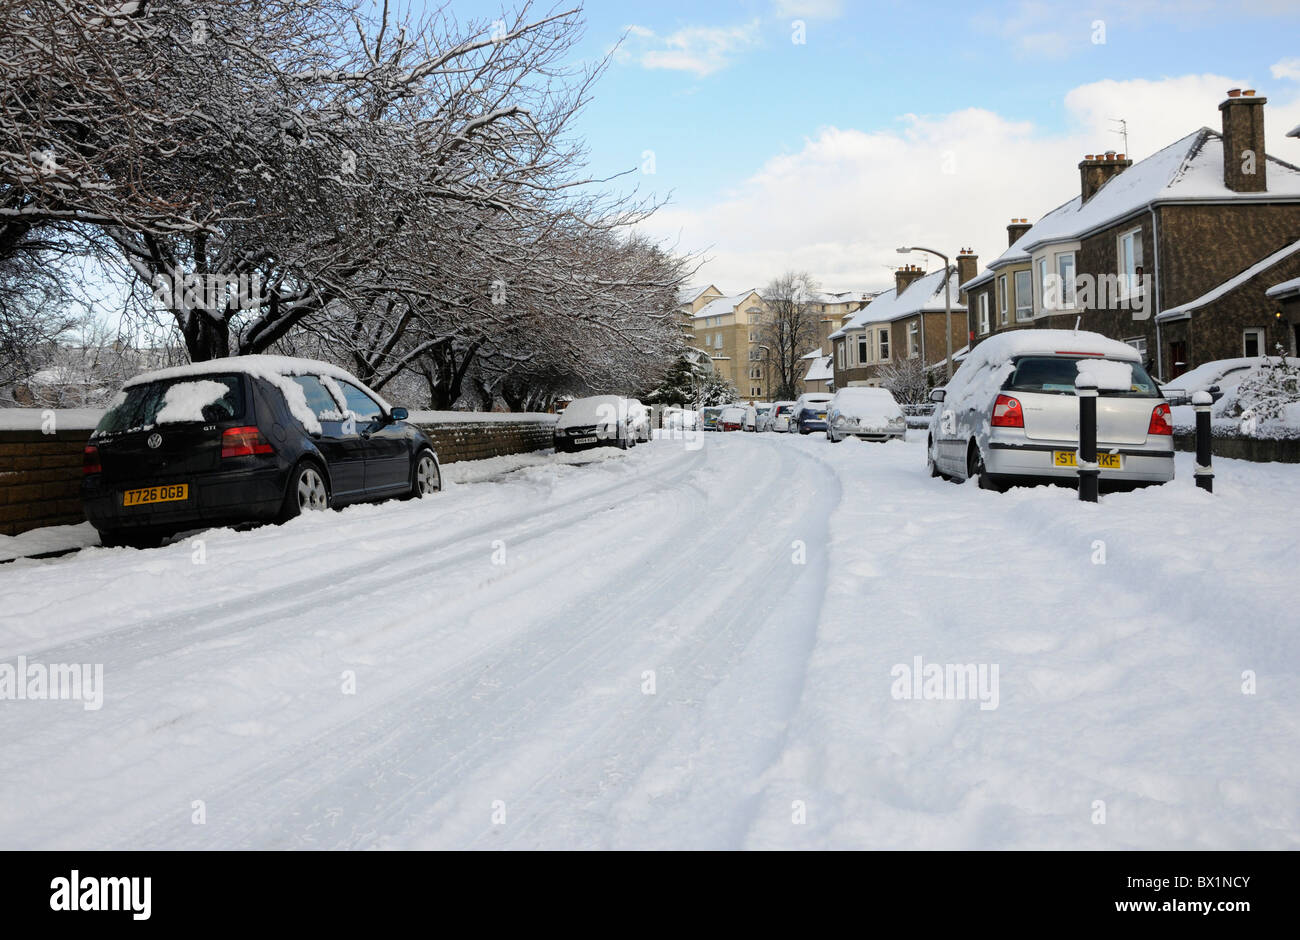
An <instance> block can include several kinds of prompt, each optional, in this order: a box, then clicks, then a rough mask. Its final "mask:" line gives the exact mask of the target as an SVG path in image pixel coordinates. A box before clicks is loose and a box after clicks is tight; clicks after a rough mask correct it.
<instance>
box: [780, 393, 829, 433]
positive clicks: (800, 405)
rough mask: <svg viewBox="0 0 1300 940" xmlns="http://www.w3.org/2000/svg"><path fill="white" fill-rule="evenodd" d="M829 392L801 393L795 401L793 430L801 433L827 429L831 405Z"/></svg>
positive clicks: (792, 418) (792, 419)
mask: <svg viewBox="0 0 1300 940" xmlns="http://www.w3.org/2000/svg"><path fill="white" fill-rule="evenodd" d="M833 397H834V396H833V395H831V394H830V393H829V392H808V393H806V394H803V395H800V396H799V400H798V401H796V402H795V403H794V415H793V417H791V419H790V421H791V430H797V431H798V432H799V433H800V434H811V433H812V432H813V431H825V430H826V409H827V408H828V407H829V406H830V403H831V398H833Z"/></svg>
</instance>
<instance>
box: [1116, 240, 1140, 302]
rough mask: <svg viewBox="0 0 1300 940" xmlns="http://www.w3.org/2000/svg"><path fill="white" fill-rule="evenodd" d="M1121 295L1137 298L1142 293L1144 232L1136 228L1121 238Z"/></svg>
mask: <svg viewBox="0 0 1300 940" xmlns="http://www.w3.org/2000/svg"><path fill="white" fill-rule="evenodd" d="M1119 274H1120V283H1119V295H1120V296H1121V297H1136V296H1138V295H1140V294H1141V293H1142V230H1141V229H1140V228H1135V229H1133V231H1131V232H1125V233H1124V234H1123V235H1121V236H1120V237H1119Z"/></svg>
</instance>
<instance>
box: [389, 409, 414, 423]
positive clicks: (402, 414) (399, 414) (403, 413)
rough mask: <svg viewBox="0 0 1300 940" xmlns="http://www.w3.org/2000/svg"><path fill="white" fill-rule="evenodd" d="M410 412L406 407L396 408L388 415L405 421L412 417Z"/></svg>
mask: <svg viewBox="0 0 1300 940" xmlns="http://www.w3.org/2000/svg"><path fill="white" fill-rule="evenodd" d="M410 414H411V413H410V412H409V411H407V410H406V409H405V408H394V409H393V410H392V411H390V412H389V413H388V417H390V418H392V419H393V420H394V421H405V420H406V419H407V418H408V417H410Z"/></svg>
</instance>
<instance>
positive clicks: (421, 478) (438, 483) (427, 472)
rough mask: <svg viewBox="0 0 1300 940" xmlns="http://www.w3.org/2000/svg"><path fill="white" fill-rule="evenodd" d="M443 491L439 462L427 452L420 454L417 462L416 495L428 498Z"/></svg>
mask: <svg viewBox="0 0 1300 940" xmlns="http://www.w3.org/2000/svg"><path fill="white" fill-rule="evenodd" d="M441 489H442V477H441V476H440V475H439V473H438V462H437V461H436V460H434V459H433V454H431V453H429V452H428V451H427V450H426V451H424V452H423V453H421V454H420V459H419V460H417V461H416V462H415V495H416V496H417V497H421V496H428V495H430V494H431V493H437V492H439V491H440V490H441Z"/></svg>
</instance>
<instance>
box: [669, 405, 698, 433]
mask: <svg viewBox="0 0 1300 940" xmlns="http://www.w3.org/2000/svg"><path fill="white" fill-rule="evenodd" d="M663 429H664V430H665V431H698V430H699V429H700V413H699V412H698V411H692V410H691V409H690V408H665V409H664V416H663Z"/></svg>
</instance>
